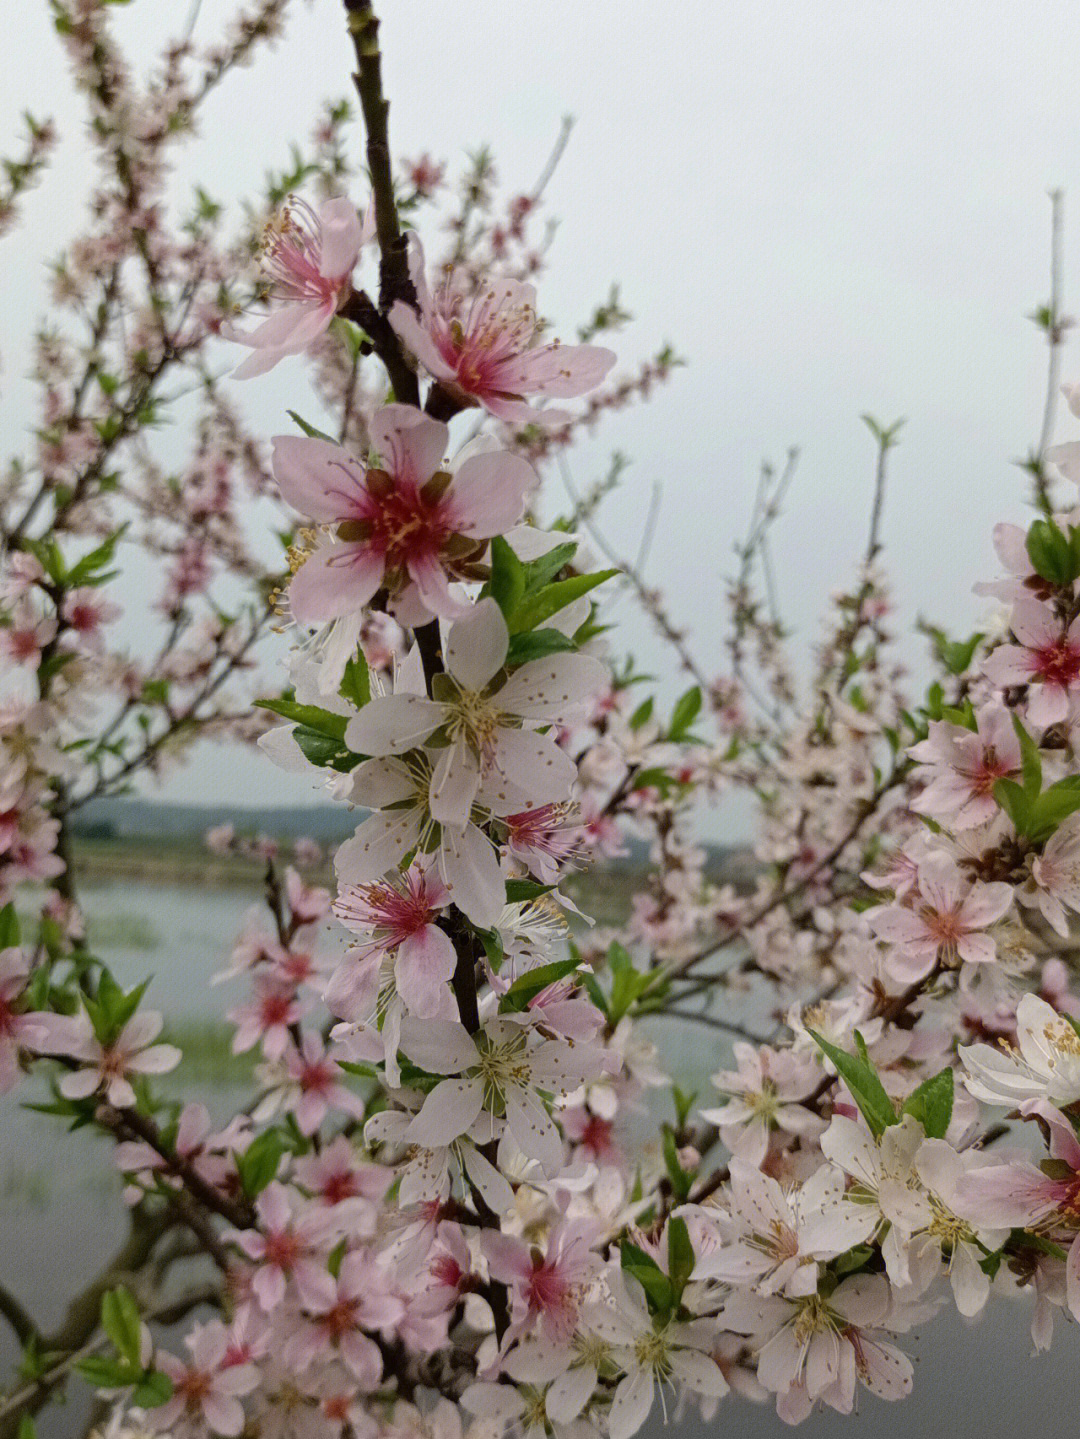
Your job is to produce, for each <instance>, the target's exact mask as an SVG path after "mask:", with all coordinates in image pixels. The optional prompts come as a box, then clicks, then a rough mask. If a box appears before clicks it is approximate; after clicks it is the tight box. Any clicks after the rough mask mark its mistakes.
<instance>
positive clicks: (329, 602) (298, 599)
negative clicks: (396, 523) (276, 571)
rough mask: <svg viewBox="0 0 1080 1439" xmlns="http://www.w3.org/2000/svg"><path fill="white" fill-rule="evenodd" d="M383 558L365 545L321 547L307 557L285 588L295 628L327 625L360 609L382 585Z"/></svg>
mask: <svg viewBox="0 0 1080 1439" xmlns="http://www.w3.org/2000/svg"><path fill="white" fill-rule="evenodd" d="M384 570H385V564H384V560H383V556H382V555H381V554H379V553H377V552H376V551H375V550H373V549H372V548H371V547H370V546H369V545H366V544H358V545H354V544H347V545H325V546H323V547H322V548H321V549H318V550H316V551H315V553H314V554H313V555H310V556H309V557H308V558H307V559H306V560H305V561H304V563H303V564H302V565H301V566H300V568H299V569H298V570H297V572H296V574H295V575H293V577H292V580H291V582H290V584H289V605H290V608H291V609H292V612H293V617H294V619H295V620H296V622H297V624H301V625H319V624H328V623H329V621H330V620H336V619H339V618H340V617H341V616H342V615H347V614H350V613H351V612H352V611H353V610H359V609H362V608H363V606H364V605H366V604H367V602H368V600H370V599H371V597H372V595H373V594H374V593H375V591H376V590H377V589H378V588H379V586H380V585H381V584H382V578H383V572H384Z"/></svg>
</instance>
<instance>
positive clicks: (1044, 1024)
mask: <svg viewBox="0 0 1080 1439" xmlns="http://www.w3.org/2000/svg"><path fill="white" fill-rule="evenodd" d="M960 1060H961V1063H962V1064H963V1066H964V1070H965V1074H964V1076H963V1078H964V1084H965V1085H966V1086H967V1088H968V1090H969V1091H970V1093H972V1094H973V1095H974V1096H975V1098H976V1099H980V1100H982V1102H983V1103H984V1104H998V1105H1008V1106H1010V1107H1016V1106H1026V1105H1028V1104H1029V1103H1030V1102H1031V1101H1033V1100H1040V1099H1048V1100H1049V1101H1050V1103H1051V1104H1054V1105H1056V1106H1057V1107H1059V1108H1067V1107H1068V1106H1070V1105H1073V1104H1075V1103H1076V1102H1077V1101H1078V1100H1080V1034H1077V1032H1076V1030H1075V1029H1074V1028H1073V1026H1072V1025H1071V1024H1070V1023H1069V1021H1068V1019H1066V1018H1065V1017H1064V1016H1063V1015H1061V1014H1058V1012H1057V1011H1056V1010H1055V1009H1053V1008H1051V1006H1050V1005H1049V1004H1047V1002H1046V1001H1045V1000H1044V999H1041V998H1040V997H1039V995H1037V994H1025V995H1024V997H1023V998H1022V999H1021V1000H1020V1003H1019V1004H1018V1005H1017V1008H1016V1046H1013V1045H1008V1046H1001V1047H994V1046H992V1045H989V1044H970V1045H961V1046H960Z"/></svg>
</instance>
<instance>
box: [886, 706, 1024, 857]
mask: <svg viewBox="0 0 1080 1439" xmlns="http://www.w3.org/2000/svg"><path fill="white" fill-rule="evenodd" d="M976 721H977V724H978V729H977V731H976V732H972V731H971V730H969V729H965V728H964V726H963V725H956V724H950V723H949V722H948V721H946V720H931V722H930V733H929V735H928V737H927V738H926V739H924V740H922V741H920V743H919V744H916V745H912V747H911V749H910V750H909V751H908V753H909V754H910V755H911V757H912V759H916V760H918V761H919V762H920V764H923V765H926V766H928V770H929V772H928V774H927V775H926V778H927V780H928V783H927V785H926V788H925V789H924V790H923V791H922V793H921V794H919V795H917V796H916V797H915V799H913V800H912V802H911V808H912V809H913V810H914V811H915V813H916V814H928V815H930V816H931V817H932V818H933V819H936V820H938V821H939V822H940V823H942V824H945V825H948V826H950V827H951V828H954V829H971V828H973V827H974V826H975V825H979V824H985V823H986V822H987V821H988V820H992V819H994V818H995V816H996V815H997V813H998V804H997V801H996V800H995V799H994V785H995V784H996V783H997V782H998V780H1001V779H1011V778H1012V777H1013V776H1014V775H1016V774H1018V773H1019V770H1020V740H1019V737H1018V736H1017V733H1016V731H1015V729H1014V728H1013V723H1012V717H1011V715H1010V714H1009V712H1008V710H1006V709H1005V708H1004V707H1003V706H1001V705H998V704H995V705H987V706H985V707H984V708H982V709H980V710H978V711H976ZM923 773H924V772H923V771H921V770H919V771H916V775H917V776H918V775H921V774H923Z"/></svg>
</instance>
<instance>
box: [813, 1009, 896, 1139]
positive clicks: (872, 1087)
mask: <svg viewBox="0 0 1080 1439" xmlns="http://www.w3.org/2000/svg"><path fill="white" fill-rule="evenodd" d="M808 1033H809V1034H810V1037H811V1038H812V1039H813V1040H814V1042H815V1043H816V1044H817V1045H818V1047H819V1048H820V1049H821V1050H822V1051H823V1052H824V1053H825V1054H826V1055H827V1056H828V1058H829V1059H831V1060H832V1062H833V1064H834V1065H835V1066H836V1072H837V1074H839V1076H840V1078H841V1079H842V1080H843V1081H844V1083H845V1084H846V1085H847V1087H848V1089H849V1090H850V1091H851V1096H852V1098H853V1099H854V1100H855V1103H856V1104H857V1105H858V1106H859V1111H860V1113H861V1114H862V1116H863V1118H864V1119H865V1120H866V1122H867V1124H868V1125H869V1126H870V1131H871V1133H872V1134H873V1135H874V1137H875V1138H880V1137H881V1135H882V1134H884V1132H885V1130H886V1129H888V1127H889V1125H890V1124H895V1123H896V1110H895V1108H894V1107H893V1102H892V1100H891V1099H890V1098H889V1096H888V1095H887V1094H886V1093H885V1088H884V1086H883V1085H882V1083H881V1080H880V1079H879V1078H878V1076H877V1072H876V1071H875V1070H874V1068H873V1066H872V1065H871V1064H870V1063H869V1061H868V1060H867V1059H865V1058H861V1057H860V1058H856V1057H855V1055H853V1054H847V1053H845V1051H844V1050H842V1049H837V1047H836V1045H835V1044H830V1043H829V1041H828V1040H827V1039H824V1038H823V1037H822V1036H821V1035H820V1034H818V1033H817V1031H816V1030H813V1029H811V1030H809V1031H808ZM855 1038H856V1043H857V1044H858V1045H859V1046H860V1047H861V1048H862V1050H863V1053H864V1054H865V1045H864V1044H863V1042H862V1036H861V1035H860V1034H858V1033H857V1032H856V1036H855Z"/></svg>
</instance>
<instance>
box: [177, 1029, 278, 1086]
mask: <svg viewBox="0 0 1080 1439" xmlns="http://www.w3.org/2000/svg"><path fill="white" fill-rule="evenodd" d="M232 1034H233V1030H232V1026H231V1025H229V1024H227V1023H225V1021H224V1020H215V1019H206V1020H200V1019H181V1020H173V1021H172V1022H171V1023H170V1024H169V1026H168V1028H167V1029H166V1031H165V1033H164V1034H163V1035H162V1036H161V1037H162V1039H163V1040H167V1041H168V1042H169V1044H175V1045H177V1046H178V1048H180V1049H182V1050H183V1052H184V1057H183V1059H182V1060H181V1061H180V1063H179V1064H178V1065H177V1067H176V1068H175V1069H174V1070H173V1071H172V1073H171V1074H167V1075H165V1076H164V1077H163V1079H162V1087H163V1088H169V1089H172V1088H176V1089H178V1090H184V1089H187V1088H188V1087H189V1086H191V1085H208V1086H213V1087H215V1088H230V1089H231V1088H237V1089H242V1088H244V1087H245V1086H248V1085H252V1084H254V1082H255V1063H256V1059H257V1053H256V1052H252V1053H248V1054H233V1052H232V1049H231V1048H230V1045H231V1043H232Z"/></svg>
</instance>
